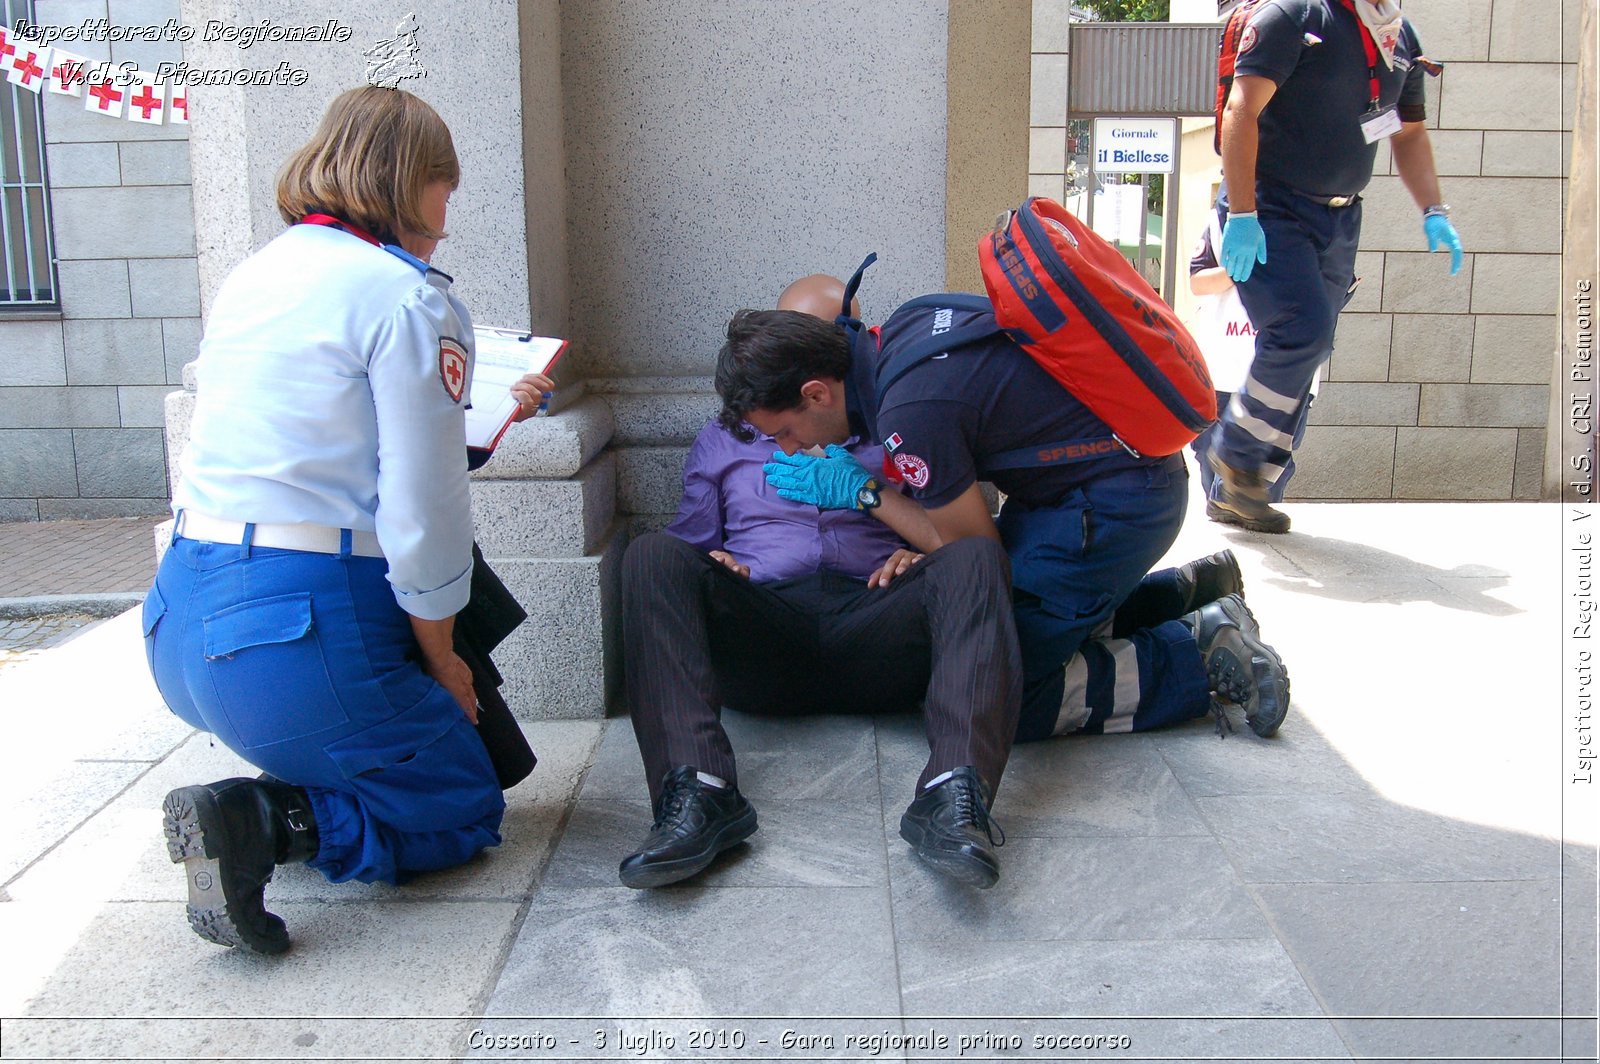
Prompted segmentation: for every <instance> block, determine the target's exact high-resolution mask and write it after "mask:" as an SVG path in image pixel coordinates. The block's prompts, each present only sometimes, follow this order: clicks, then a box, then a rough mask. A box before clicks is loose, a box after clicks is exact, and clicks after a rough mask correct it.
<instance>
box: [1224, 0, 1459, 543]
mask: <svg viewBox="0 0 1600 1064" xmlns="http://www.w3.org/2000/svg"><path fill="white" fill-rule="evenodd" d="M1439 69H1440V68H1439V67H1438V66H1437V65H1436V64H1433V63H1430V62H1429V61H1428V60H1427V59H1426V58H1425V57H1424V56H1423V54H1422V47H1421V45H1420V44H1419V43H1418V40H1417V35H1416V31H1415V30H1414V29H1413V28H1412V26H1411V23H1410V21H1409V20H1407V19H1405V18H1403V17H1402V16H1401V14H1400V5H1399V3H1398V2H1397V0H1268V2H1267V3H1265V4H1262V5H1261V6H1260V7H1259V9H1258V10H1256V12H1255V13H1254V15H1253V16H1252V17H1251V19H1250V22H1249V24H1248V27H1247V28H1246V29H1245V31H1244V33H1243V36H1242V37H1241V38H1240V39H1239V51H1238V57H1237V62H1236V66H1235V74H1234V80H1233V84H1232V87H1231V89H1230V90H1229V94H1228V99H1227V105H1226V108H1225V109H1224V111H1223V116H1222V132H1221V142H1222V172H1223V182H1224V189H1223V192H1222V194H1221V196H1220V197H1219V198H1218V202H1217V209H1218V211H1219V213H1222V214H1225V215H1226V226H1225V228H1224V230H1223V236H1222V251H1221V255H1220V258H1221V260H1222V265H1223V266H1224V267H1225V268H1226V269H1227V271H1228V275H1229V276H1230V277H1232V278H1233V280H1234V281H1235V282H1237V284H1238V285H1239V295H1240V298H1241V299H1242V300H1243V301H1244V305H1245V308H1246V309H1247V310H1248V311H1249V314H1250V320H1251V322H1253V323H1254V325H1255V327H1256V354H1255V359H1254V361H1253V362H1252V364H1251V368H1250V373H1249V375H1248V377H1247V378H1246V379H1245V382H1244V384H1243V386H1242V387H1240V389H1239V390H1238V391H1237V392H1236V393H1235V394H1234V396H1233V399H1232V401H1231V402H1229V404H1228V407H1227V409H1226V410H1225V411H1223V412H1222V419H1221V424H1220V426H1219V427H1218V430H1217V431H1216V433H1215V434H1214V439H1213V443H1212V446H1211V450H1210V453H1209V455H1208V461H1209V462H1210V464H1211V468H1212V469H1213V471H1214V472H1215V473H1216V475H1217V477H1218V480H1219V486H1218V489H1217V490H1216V491H1215V492H1214V493H1213V502H1214V503H1215V508H1214V510H1213V513H1212V516H1213V517H1214V518H1216V519H1217V520H1221V521H1225V522H1228V523H1232V524H1237V525H1241V526H1243V527H1245V528H1249V529H1252V530H1255V531H1259V532H1287V531H1288V530H1289V523H1290V522H1289V517H1288V515H1287V514H1284V513H1283V512H1282V511H1279V510H1276V509H1274V508H1273V507H1272V506H1271V505H1269V491H1270V484H1271V482H1272V481H1273V480H1274V479H1276V477H1277V476H1278V475H1279V474H1280V473H1281V471H1282V469H1283V467H1284V466H1285V465H1286V463H1287V460H1288V455H1289V453H1290V451H1291V450H1292V449H1293V447H1294V444H1295V435H1296V429H1297V427H1298V425H1299V421H1300V418H1301V417H1302V416H1303V414H1304V409H1305V406H1306V402H1307V396H1308V395H1309V393H1310V389H1311V382H1312V380H1313V378H1314V377H1315V376H1316V372H1317V367H1318V366H1319V365H1320V364H1321V363H1322V362H1323V361H1324V360H1326V359H1327V357H1328V356H1329V355H1330V354H1331V353H1332V351H1333V338H1334V329H1335V326H1336V325H1337V323H1338V317H1339V312H1340V311H1341V310H1342V309H1343V307H1344V304H1345V302H1346V299H1347V298H1348V293H1349V292H1350V289H1351V285H1352V283H1353V281H1354V278H1355V255H1356V249H1357V245H1358V243H1359V240H1360V234H1361V197H1360V193H1361V191H1362V190H1363V189H1364V188H1366V186H1367V184H1368V182H1369V181H1371V179H1372V167H1373V162H1374V160H1375V159H1376V156H1377V150H1378V144H1379V143H1380V142H1381V141H1384V140H1388V141H1389V143H1390V145H1391V148H1392V151H1393V156H1394V161H1395V168H1396V169H1397V170H1398V171H1399V174H1400V178H1401V180H1402V182H1404V184H1405V186H1406V189H1407V190H1408V191H1409V192H1410V193H1411V196H1412V198H1413V199H1414V200H1415V201H1416V203H1417V206H1418V207H1419V208H1421V209H1422V214H1423V219H1422V221H1423V231H1424V236H1425V238H1426V240H1427V244H1428V249H1429V250H1430V251H1435V250H1438V249H1440V248H1447V249H1448V250H1449V251H1450V272H1451V273H1452V274H1454V273H1456V272H1457V271H1459V270H1460V268H1461V241H1460V238H1459V237H1458V236H1457V235H1456V231H1455V228H1454V227H1453V226H1452V225H1451V224H1450V220H1449V214H1450V210H1449V207H1447V206H1446V205H1445V204H1444V203H1442V202H1441V197H1440V192H1439V180H1438V177H1437V174H1436V172H1435V169H1434V163H1433V147H1432V144H1431V142H1430V141H1429V139H1428V132H1427V127H1426V126H1425V124H1424V122H1425V119H1426V118H1427V113H1426V109H1425V106H1424V101H1423V83H1422V78H1423V74H1424V72H1425V71H1431V72H1434V73H1437V72H1438V70H1439Z"/></svg>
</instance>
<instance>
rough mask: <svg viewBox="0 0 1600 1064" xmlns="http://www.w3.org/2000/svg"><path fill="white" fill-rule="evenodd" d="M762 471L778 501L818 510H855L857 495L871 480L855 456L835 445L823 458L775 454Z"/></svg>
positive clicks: (775, 452) (776, 452) (829, 448)
mask: <svg viewBox="0 0 1600 1064" xmlns="http://www.w3.org/2000/svg"><path fill="white" fill-rule="evenodd" d="M761 469H762V471H763V472H764V473H766V474H767V483H768V484H771V485H772V486H773V487H775V488H777V489H778V497H779V498H782V499H788V500H790V501H791V502H804V503H810V504H811V505H812V506H815V507H817V508H818V509H821V510H854V509H856V508H857V506H858V505H859V504H858V503H857V501H856V493H857V492H859V491H860V490H861V489H862V488H864V487H866V486H867V484H868V482H869V481H871V480H872V477H871V476H869V475H868V474H867V471H866V470H865V469H863V468H862V467H861V463H860V462H858V461H856V459H855V455H853V454H851V453H850V452H849V451H847V450H845V449H844V448H843V447H840V446H839V445H838V444H836V443H831V444H829V445H828V448H827V457H826V458H818V457H816V456H815V455H809V454H784V453H783V452H782V451H774V452H773V453H772V461H770V462H768V463H767V464H766V465H764V466H762V467H761Z"/></svg>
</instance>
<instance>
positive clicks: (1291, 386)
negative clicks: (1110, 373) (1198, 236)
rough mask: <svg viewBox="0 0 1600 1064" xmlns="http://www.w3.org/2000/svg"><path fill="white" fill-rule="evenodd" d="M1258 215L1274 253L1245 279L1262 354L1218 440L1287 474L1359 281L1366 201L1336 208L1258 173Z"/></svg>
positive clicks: (1237, 457) (1262, 466)
mask: <svg viewBox="0 0 1600 1064" xmlns="http://www.w3.org/2000/svg"><path fill="white" fill-rule="evenodd" d="M1227 209H1228V198H1227V193H1226V191H1224V192H1223V193H1222V195H1221V196H1219V197H1218V199H1217V211H1218V213H1219V214H1222V215H1223V216H1224V218H1225V217H1226V213H1227ZM1256 214H1257V217H1258V218H1259V219H1260V221H1261V229H1262V231H1263V232H1264V233H1265V234H1266V238H1267V261H1266V262H1261V263H1257V264H1256V266H1255V269H1254V270H1253V271H1252V272H1251V274H1250V279H1249V280H1247V281H1245V282H1244V283H1243V284H1241V285H1239V298H1240V299H1241V300H1242V301H1243V302H1244V308H1245V310H1246V311H1247V312H1248V313H1249V315H1250V321H1251V323H1252V324H1253V325H1255V328H1256V357H1255V360H1254V361H1253V362H1251V364H1250V375H1249V376H1248V377H1247V378H1246V380H1245V383H1244V386H1243V387H1242V388H1240V390H1239V391H1238V392H1236V393H1235V394H1234V397H1233V401H1232V402H1230V403H1229V404H1228V408H1227V410H1226V411H1224V412H1223V415H1222V419H1221V422H1220V426H1219V428H1218V430H1217V432H1216V435H1215V443H1214V446H1215V448H1216V451H1217V454H1218V455H1219V456H1220V457H1221V458H1222V459H1223V461H1225V462H1227V463H1228V464H1229V465H1231V466H1234V467H1235V468H1238V469H1244V470H1249V471H1255V472H1258V473H1259V474H1260V475H1261V476H1263V477H1265V478H1267V479H1268V480H1273V479H1277V480H1279V481H1286V479H1287V475H1288V474H1287V472H1286V471H1287V470H1289V469H1290V468H1291V467H1290V461H1289V459H1290V454H1291V453H1292V452H1293V450H1294V448H1295V445H1296V444H1297V443H1298V442H1299V437H1300V436H1302V435H1303V434H1304V432H1305V418H1306V415H1307V412H1308V405H1309V397H1310V395H1311V382H1312V380H1313V379H1314V378H1315V377H1316V373H1317V367H1318V366H1320V365H1321V364H1322V363H1323V362H1325V361H1327V359H1328V356H1329V355H1331V354H1333V336H1334V328H1335V326H1336V325H1337V324H1338V321H1339V312H1340V311H1341V310H1343V309H1344V305H1345V303H1346V302H1348V301H1349V298H1350V287H1351V285H1352V283H1353V282H1354V281H1355V264H1356V248H1357V245H1358V243H1359V242H1360V239H1361V201H1360V200H1357V201H1356V202H1354V203H1352V204H1350V205H1349V206H1346V207H1329V206H1326V205H1324V204H1321V203H1318V202H1316V201H1315V200H1313V199H1310V198H1308V197H1306V196H1303V195H1301V194H1300V193H1298V192H1295V191H1294V190H1293V189H1290V188H1286V187H1284V186H1282V185H1274V184H1270V183H1267V182H1261V183H1260V186H1259V188H1258V189H1257V191H1256ZM1276 497H1279V498H1281V497H1282V487H1281V486H1280V487H1277V495H1276Z"/></svg>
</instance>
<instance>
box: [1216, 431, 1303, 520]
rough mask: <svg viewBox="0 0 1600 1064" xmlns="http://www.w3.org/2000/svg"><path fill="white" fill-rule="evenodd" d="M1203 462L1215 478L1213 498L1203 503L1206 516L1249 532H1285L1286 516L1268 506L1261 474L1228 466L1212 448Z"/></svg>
mask: <svg viewBox="0 0 1600 1064" xmlns="http://www.w3.org/2000/svg"><path fill="white" fill-rule="evenodd" d="M1206 461H1208V462H1210V463H1211V471H1212V472H1213V473H1215V474H1216V475H1217V481H1216V484H1215V485H1214V486H1215V487H1216V491H1217V494H1216V498H1213V499H1207V500H1206V516H1207V517H1209V518H1211V520H1213V521H1221V522H1222V523H1223V524H1225V525H1238V526H1239V527H1240V528H1248V529H1250V530H1251V531H1252V532H1272V533H1283V532H1287V531H1289V515H1288V514H1286V513H1284V512H1283V511H1281V510H1274V509H1273V508H1272V507H1271V506H1270V505H1269V499H1268V496H1267V482H1266V481H1265V480H1263V479H1262V477H1261V474H1259V473H1256V472H1252V471H1246V470H1243V469H1237V468H1235V467H1234V466H1231V465H1229V464H1228V463H1226V462H1224V461H1223V460H1222V459H1221V458H1219V457H1218V456H1217V452H1216V450H1215V449H1213V450H1210V451H1207V452H1206Z"/></svg>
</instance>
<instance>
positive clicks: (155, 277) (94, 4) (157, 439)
mask: <svg viewBox="0 0 1600 1064" xmlns="http://www.w3.org/2000/svg"><path fill="white" fill-rule="evenodd" d="M177 15H178V0H38V3H37V16H38V21H39V23H40V24H43V25H62V26H69V25H81V24H82V23H83V22H84V21H85V20H88V19H93V18H109V19H110V20H111V21H112V22H113V23H117V24H121V25H147V24H149V25H155V24H160V23H161V22H163V21H164V20H165V19H167V18H169V17H176V16H177ZM180 48H181V46H180V45H178V44H176V43H172V44H151V43H148V42H142V41H141V42H137V43H131V42H130V43H122V42H112V43H102V44H96V43H84V44H81V45H76V46H75V47H74V50H75V51H78V52H79V53H81V54H85V55H87V56H89V57H90V58H91V59H97V60H110V61H112V62H116V63H124V62H134V63H138V64H140V65H141V66H142V67H144V68H146V69H148V68H149V67H150V66H152V65H154V64H155V63H159V62H162V61H166V60H171V61H177V60H180V59H181V58H182V55H181V51H180ZM43 100H44V122H45V137H46V149H45V165H46V173H47V177H48V181H49V183H50V188H51V209H52V221H53V227H54V234H55V242H56V243H55V248H56V258H57V262H56V267H57V273H58V279H59V294H60V308H59V310H50V311H42V310H27V311H16V312H6V313H5V316H0V350H4V351H6V352H7V357H6V359H5V365H4V366H0V454H3V455H4V456H5V457H4V458H0V520H7V521H16V520H39V519H46V520H48V519H51V518H94V517H114V516H124V515H133V514H147V513H160V512H162V511H163V510H165V509H166V505H167V503H166V495H167V492H166V484H167V469H166V457H165V452H164V448H163V444H162V439H161V424H162V404H163V400H164V397H165V395H166V393H167V392H169V391H171V390H172V389H173V388H174V387H175V386H177V385H178V384H179V383H180V380H181V374H182V367H183V364H184V363H185V362H187V361H189V360H190V359H192V358H193V357H194V351H195V347H196V345H197V344H198V341H199V333H200V330H199V325H200V318H199V315H200V295H199V282H198V278H197V272H196V267H195V229H194V210H193V206H192V200H191V196H190V189H189V184H190V172H189V150H188V149H189V146H188V134H187V131H186V127H184V126H169V125H163V126H148V125H139V124H135V123H133V122H128V121H126V120H121V121H119V120H116V119H111V118H106V117H103V116H99V115H91V114H87V113H86V112H85V111H84V109H83V101H82V100H81V99H75V98H72V97H66V96H56V95H50V94H48V93H47V94H45V95H44V96H43Z"/></svg>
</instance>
